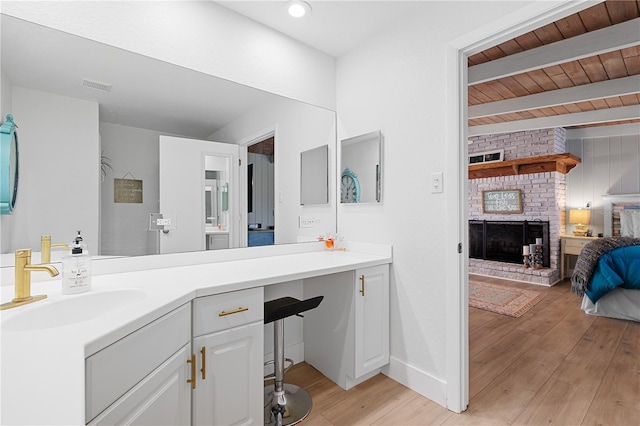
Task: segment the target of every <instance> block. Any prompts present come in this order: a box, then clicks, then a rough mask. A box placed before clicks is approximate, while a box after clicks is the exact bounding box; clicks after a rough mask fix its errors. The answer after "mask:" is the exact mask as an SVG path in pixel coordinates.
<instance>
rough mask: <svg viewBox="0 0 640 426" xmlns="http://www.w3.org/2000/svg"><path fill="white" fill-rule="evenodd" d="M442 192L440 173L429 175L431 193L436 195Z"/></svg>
mask: <svg viewBox="0 0 640 426" xmlns="http://www.w3.org/2000/svg"><path fill="white" fill-rule="evenodd" d="M443 191H444V188H443V184H442V172H434V173H431V193H432V194H436V193H440V192H443Z"/></svg>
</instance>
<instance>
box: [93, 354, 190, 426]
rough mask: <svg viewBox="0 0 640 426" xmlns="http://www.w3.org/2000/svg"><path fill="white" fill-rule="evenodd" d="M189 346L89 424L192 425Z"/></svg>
mask: <svg viewBox="0 0 640 426" xmlns="http://www.w3.org/2000/svg"><path fill="white" fill-rule="evenodd" d="M190 359H191V345H190V344H187V345H185V346H184V347H183V348H182V349H180V350H179V351H178V352H177V353H176V354H174V355H173V356H172V357H171V358H169V359H168V360H167V361H166V362H165V363H164V364H162V365H161V366H160V367H158V368H157V369H156V370H154V371H153V372H152V373H151V374H149V375H148V376H147V377H145V378H144V380H142V382H140V383H139V384H137V385H136V386H135V387H134V388H133V389H131V390H130V391H129V392H127V393H126V394H125V395H124V396H122V397H121V398H119V399H118V400H117V401H116V402H115V403H113V404H112V405H111V406H109V408H107V409H106V410H105V411H103V412H102V413H101V414H100V415H99V416H98V417H96V418H95V419H93V421H91V423H89V424H90V425H123V424H126V425H157V426H161V425H166V426H178V425H189V424H190V423H191V386H190V385H189V384H188V383H187V379H189V377H190V374H191V371H190V370H191V369H190V368H188V366H187V360H190Z"/></svg>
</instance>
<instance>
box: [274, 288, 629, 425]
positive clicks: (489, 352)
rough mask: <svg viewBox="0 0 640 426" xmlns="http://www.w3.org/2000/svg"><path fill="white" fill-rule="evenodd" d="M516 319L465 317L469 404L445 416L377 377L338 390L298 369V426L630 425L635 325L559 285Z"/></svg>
mask: <svg viewBox="0 0 640 426" xmlns="http://www.w3.org/2000/svg"><path fill="white" fill-rule="evenodd" d="M473 278H474V279H478V280H481V281H487V282H492V283H495V284H501V285H506V286H520V287H525V288H530V289H533V290H541V291H545V292H546V293H547V295H546V296H545V297H544V298H543V299H542V300H541V301H540V302H539V303H538V304H536V305H535V306H534V307H532V308H531V309H530V310H529V311H528V312H527V313H525V314H524V315H523V316H521V317H520V318H511V317H507V316H504V315H499V314H494V313H492V312H488V311H483V310H479V309H474V308H470V309H469V343H470V350H469V353H470V359H469V372H470V389H469V395H470V403H469V408H468V409H467V411H465V412H464V413H462V414H456V413H452V412H451V411H448V410H446V409H445V408H443V407H441V406H440V405H438V404H436V403H434V402H432V401H430V400H428V399H426V398H424V397H423V396H421V395H419V394H417V393H415V392H413V391H412V390H410V389H408V388H406V387H405V386H403V385H401V384H399V383H397V382H396V381H394V380H391V379H390V378H388V377H386V376H384V375H382V374H379V375H377V376H375V377H373V378H372V379H370V380H368V381H366V382H365V383H362V384H361V385H359V386H356V387H354V388H352V389H350V390H349V391H344V390H342V389H341V388H339V387H338V386H337V385H335V384H334V383H333V382H331V381H330V380H329V379H327V378H326V377H324V376H323V375H322V374H320V373H319V372H318V371H317V370H315V369H314V368H313V367H311V366H309V365H308V364H305V363H301V364H298V365H296V366H295V367H294V368H292V369H291V371H289V372H288V373H287V376H286V382H288V383H294V384H297V385H298V386H302V387H303V388H304V389H306V390H307V391H308V392H309V393H310V394H311V397H312V398H313V409H312V411H311V414H310V415H309V417H307V419H305V420H304V421H303V422H302V423H300V424H302V425H336V426H337V425H464V424H473V425H500V424H518V425H548V424H555V425H583V424H584V425H621V426H626V425H630V426H631V425H640V323H637V322H632V321H623V320H616V319H610V318H601V317H594V316H589V315H586V314H585V313H584V312H582V311H581V310H580V299H579V298H578V297H577V296H575V295H574V294H571V293H570V292H569V287H570V285H569V282H568V281H565V282H563V283H561V284H558V285H556V286H553V287H551V288H546V287H540V286H535V285H527V284H522V283H514V282H512V281H506V280H499V279H496V278H485V277H473Z"/></svg>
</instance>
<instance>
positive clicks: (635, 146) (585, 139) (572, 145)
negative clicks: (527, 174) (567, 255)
mask: <svg viewBox="0 0 640 426" xmlns="http://www.w3.org/2000/svg"><path fill="white" fill-rule="evenodd" d="M607 133H608V134H607ZM567 150H568V151H569V152H571V153H572V154H575V155H577V156H578V157H580V158H581V159H582V162H581V163H580V164H578V165H577V166H576V167H575V168H574V169H573V170H571V171H570V172H569V173H568V174H567V197H566V207H567V210H566V211H567V214H568V211H569V209H572V208H579V207H585V205H586V203H587V202H591V224H590V226H589V228H590V229H592V230H593V235H598V234H599V233H602V232H604V210H603V201H602V197H601V196H602V195H604V194H639V193H640V125H633V126H607V127H606V128H593V129H581V130H579V131H577V130H568V131H567ZM566 223H567V224H568V223H569V220H568V217H567V221H566ZM571 231H573V225H567V232H571Z"/></svg>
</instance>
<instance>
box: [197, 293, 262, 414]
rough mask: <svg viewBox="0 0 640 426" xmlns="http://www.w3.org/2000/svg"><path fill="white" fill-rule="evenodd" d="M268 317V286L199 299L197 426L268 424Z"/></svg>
mask: <svg viewBox="0 0 640 426" xmlns="http://www.w3.org/2000/svg"><path fill="white" fill-rule="evenodd" d="M263 317H264V293H263V289H262V288H253V289H248V290H242V291H235V292H231V293H223V294H219V295H214V296H207V297H202V298H198V299H196V300H195V301H194V322H193V324H194V336H195V337H194V339H193V351H194V352H195V353H196V357H197V359H198V368H197V380H196V389H195V390H194V392H193V424H195V425H249V424H262V416H263V415H262V400H263V366H262V362H263V352H264V344H263V330H264V323H263Z"/></svg>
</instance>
